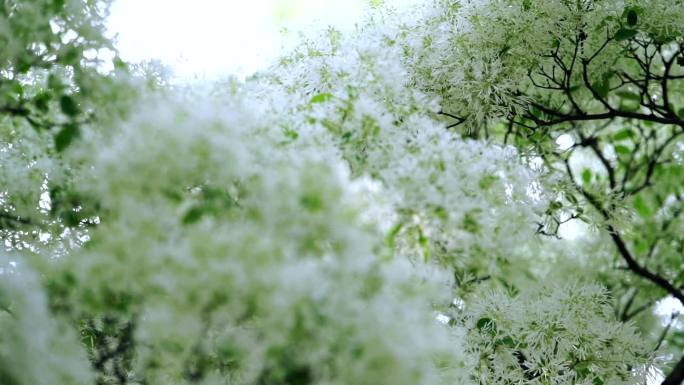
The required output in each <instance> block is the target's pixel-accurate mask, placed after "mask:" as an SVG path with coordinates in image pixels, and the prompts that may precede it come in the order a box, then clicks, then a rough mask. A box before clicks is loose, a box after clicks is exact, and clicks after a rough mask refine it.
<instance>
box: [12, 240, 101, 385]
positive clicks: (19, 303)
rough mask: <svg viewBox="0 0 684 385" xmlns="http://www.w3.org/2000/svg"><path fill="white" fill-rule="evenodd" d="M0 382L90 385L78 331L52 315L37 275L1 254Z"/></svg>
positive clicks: (90, 377)
mask: <svg viewBox="0 0 684 385" xmlns="http://www.w3.org/2000/svg"><path fill="white" fill-rule="evenodd" d="M0 382H2V384H7V385H43V384H44V385H62V384H64V385H67V384H88V383H92V373H91V372H90V370H89V365H88V360H87V358H86V355H85V352H84V351H83V347H82V346H81V345H80V344H79V342H78V337H77V335H76V333H75V330H74V328H73V327H71V326H69V325H67V324H65V323H63V322H59V321H58V320H57V319H55V317H54V314H51V312H50V311H49V309H48V302H47V299H46V297H45V293H44V292H43V290H42V288H41V284H40V279H39V277H38V275H37V274H35V273H34V272H33V271H31V270H30V269H29V268H28V267H27V266H25V264H24V263H22V262H21V260H20V259H15V258H14V256H12V255H8V254H5V253H0Z"/></svg>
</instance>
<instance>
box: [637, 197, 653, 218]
mask: <svg viewBox="0 0 684 385" xmlns="http://www.w3.org/2000/svg"><path fill="white" fill-rule="evenodd" d="M634 209H635V210H636V212H637V214H639V216H640V217H642V218H648V217H650V216H651V209H650V208H649V207H648V205H647V204H646V202H644V200H643V198H642V197H641V195H637V197H636V198H635V199H634Z"/></svg>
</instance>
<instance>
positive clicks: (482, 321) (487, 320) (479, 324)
mask: <svg viewBox="0 0 684 385" xmlns="http://www.w3.org/2000/svg"><path fill="white" fill-rule="evenodd" d="M490 322H492V319H491V318H486V317H485V318H480V319H479V320H477V323H476V324H475V326H477V328H478V329H479V330H482V329H484V328H485V326H487V325H488V324H489V323H490Z"/></svg>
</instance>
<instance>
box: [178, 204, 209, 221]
mask: <svg viewBox="0 0 684 385" xmlns="http://www.w3.org/2000/svg"><path fill="white" fill-rule="evenodd" d="M202 215H204V209H203V208H202V207H201V206H194V207H191V208H190V210H188V211H187V212H186V213H185V215H183V219H181V222H182V223H183V224H184V225H189V224H192V223H195V222H197V221H199V220H200V218H202Z"/></svg>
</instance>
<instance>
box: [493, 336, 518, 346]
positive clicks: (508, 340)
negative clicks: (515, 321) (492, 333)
mask: <svg viewBox="0 0 684 385" xmlns="http://www.w3.org/2000/svg"><path fill="white" fill-rule="evenodd" d="M494 345H496V346H500V345H504V346H507V347H509V348H515V345H516V344H515V341H514V340H513V338H512V337H511V336H506V337H504V338H499V339H498V340H496V342H494Z"/></svg>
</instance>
